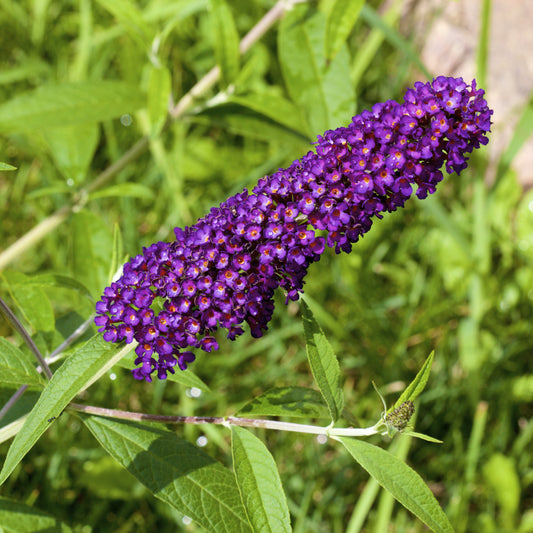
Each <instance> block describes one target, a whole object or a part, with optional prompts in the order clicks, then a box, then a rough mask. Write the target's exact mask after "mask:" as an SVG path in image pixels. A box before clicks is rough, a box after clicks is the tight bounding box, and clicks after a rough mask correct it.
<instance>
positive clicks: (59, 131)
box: [44, 122, 99, 184]
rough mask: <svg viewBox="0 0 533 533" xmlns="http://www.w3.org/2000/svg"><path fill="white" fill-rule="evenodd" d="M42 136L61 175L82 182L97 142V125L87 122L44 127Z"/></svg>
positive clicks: (77, 182) (76, 182)
mask: <svg viewBox="0 0 533 533" xmlns="http://www.w3.org/2000/svg"><path fill="white" fill-rule="evenodd" d="M44 137H45V139H46V142H47V144H48V146H49V148H50V151H51V152H52V156H53V157H54V161H55V163H56V165H57V168H58V169H59V170H60V171H61V174H62V175H63V177H64V178H65V179H66V180H72V181H74V183H75V184H80V183H83V181H84V180H85V177H86V176H87V171H88V169H89V165H90V164H91V161H92V158H93V155H94V152H95V150H96V145H97V144H98V137H99V130H98V125H97V124H96V123H94V122H87V123H84V124H71V125H69V126H63V127H57V128H46V129H45V130H44Z"/></svg>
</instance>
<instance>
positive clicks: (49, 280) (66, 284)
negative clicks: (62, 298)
mask: <svg viewBox="0 0 533 533" xmlns="http://www.w3.org/2000/svg"><path fill="white" fill-rule="evenodd" d="M26 283H27V284H28V285H35V286H37V287H42V288H47V287H61V288H62V289H70V290H72V291H76V292H77V293H79V294H81V295H82V296H85V297H86V298H89V299H90V300H92V296H91V293H90V292H89V290H88V289H87V287H86V286H85V285H83V283H80V282H79V281H78V280H77V279H74V278H71V277H70V276H64V275H63V274H55V273H49V274H36V275H34V276H29V277H28V279H27V281H26Z"/></svg>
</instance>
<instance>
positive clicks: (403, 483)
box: [337, 437, 453, 533]
mask: <svg viewBox="0 0 533 533" xmlns="http://www.w3.org/2000/svg"><path fill="white" fill-rule="evenodd" d="M337 440H339V441H340V442H342V444H343V445H344V447H345V448H346V449H347V450H348V451H349V452H350V454H351V455H352V456H353V458H354V459H355V460H356V461H357V462H358V463H359V464H360V465H361V466H362V467H363V468H364V469H365V470H366V471H367V472H368V473H369V474H370V475H371V476H372V477H373V478H374V479H375V480H376V481H377V482H378V483H379V484H380V485H381V486H382V487H383V488H384V489H386V490H387V491H389V492H390V493H391V494H392V495H393V496H394V498H396V500H398V501H399V502H400V503H401V504H402V505H403V506H404V507H405V508H406V509H408V510H409V511H411V512H412V513H413V514H414V515H416V516H417V517H418V518H420V520H422V522H424V524H426V525H427V526H428V527H430V528H431V529H432V530H433V531H435V532H436V533H453V528H452V525H451V524H450V522H449V520H448V518H447V516H446V515H445V514H444V511H443V510H442V509H441V507H440V505H439V502H438V501H437V500H436V499H435V496H433V493H432V492H431V491H430V490H429V488H428V486H427V485H426V484H425V483H424V480H423V479H422V478H421V477H420V476H419V475H418V474H417V473H416V472H415V471H414V470H413V469H412V468H411V467H409V466H408V465H406V464H405V463H404V462H403V461H401V460H400V459H398V458H397V457H395V456H394V455H392V454H390V453H388V452H386V451H385V450H382V449H381V448H378V447H377V446H374V445H372V444H369V443H368V442H364V441H362V440H359V439H352V438H347V437H338V438H337Z"/></svg>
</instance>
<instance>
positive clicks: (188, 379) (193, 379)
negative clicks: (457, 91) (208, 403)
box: [117, 351, 211, 392]
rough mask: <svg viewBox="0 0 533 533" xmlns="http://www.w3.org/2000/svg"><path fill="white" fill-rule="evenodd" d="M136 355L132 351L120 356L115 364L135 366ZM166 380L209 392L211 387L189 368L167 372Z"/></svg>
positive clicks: (131, 367)
mask: <svg viewBox="0 0 533 533" xmlns="http://www.w3.org/2000/svg"><path fill="white" fill-rule="evenodd" d="M136 357H137V356H136V355H135V352H133V351H132V352H130V353H129V354H128V355H126V356H125V357H124V358H122V359H121V360H120V361H119V362H118V363H117V364H118V366H121V367H122V368H128V369H130V370H131V369H133V368H135V364H134V360H135V358H136ZM167 381H174V382H176V383H180V384H181V385H184V386H185V387H196V388H197V389H200V390H202V391H204V392H211V389H210V388H209V387H208V386H207V385H206V384H205V383H204V382H203V381H202V380H201V379H200V378H199V377H198V376H197V375H196V374H193V373H192V371H191V370H190V369H187V370H180V369H179V368H178V369H177V370H176V371H175V372H174V374H171V373H170V372H169V373H168V374H167Z"/></svg>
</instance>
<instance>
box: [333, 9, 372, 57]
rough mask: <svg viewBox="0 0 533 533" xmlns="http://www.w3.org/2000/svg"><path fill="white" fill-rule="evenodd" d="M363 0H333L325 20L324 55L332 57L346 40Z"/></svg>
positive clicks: (357, 16)
mask: <svg viewBox="0 0 533 533" xmlns="http://www.w3.org/2000/svg"><path fill="white" fill-rule="evenodd" d="M364 4H365V0H335V2H334V3H333V6H332V7H331V9H330V11H329V13H328V20H327V22H326V38H325V44H326V49H325V55H326V58H327V59H328V60H331V59H333V58H334V57H335V56H336V55H337V52H338V51H339V50H340V49H341V47H342V45H343V44H344V43H345V42H346V39H347V38H348V35H350V32H351V31H352V28H353V26H354V24H355V23H356V22H357V19H358V18H359V13H360V12H361V8H362V7H363V5H364Z"/></svg>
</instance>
